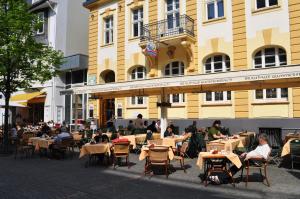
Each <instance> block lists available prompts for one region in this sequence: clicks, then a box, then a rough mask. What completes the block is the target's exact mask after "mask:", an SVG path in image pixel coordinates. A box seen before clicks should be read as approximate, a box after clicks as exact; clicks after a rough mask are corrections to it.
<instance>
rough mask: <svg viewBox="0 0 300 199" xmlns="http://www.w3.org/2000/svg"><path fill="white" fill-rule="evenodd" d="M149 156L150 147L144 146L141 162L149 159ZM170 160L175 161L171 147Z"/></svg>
mask: <svg viewBox="0 0 300 199" xmlns="http://www.w3.org/2000/svg"><path fill="white" fill-rule="evenodd" d="M148 156H149V146H143V147H142V149H141V153H140V156H139V160H140V161H142V160H144V159H146V157H148ZM169 159H170V160H173V159H174V153H173V150H172V149H171V148H170V147H169Z"/></svg>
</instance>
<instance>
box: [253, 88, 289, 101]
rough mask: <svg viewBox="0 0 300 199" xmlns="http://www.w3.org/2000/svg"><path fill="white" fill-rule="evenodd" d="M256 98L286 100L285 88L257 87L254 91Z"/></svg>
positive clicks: (286, 92) (286, 91) (286, 90)
mask: <svg viewBox="0 0 300 199" xmlns="http://www.w3.org/2000/svg"><path fill="white" fill-rule="evenodd" d="M255 99H256V100H288V89H287V88H270V89H259V90H256V91H255Z"/></svg>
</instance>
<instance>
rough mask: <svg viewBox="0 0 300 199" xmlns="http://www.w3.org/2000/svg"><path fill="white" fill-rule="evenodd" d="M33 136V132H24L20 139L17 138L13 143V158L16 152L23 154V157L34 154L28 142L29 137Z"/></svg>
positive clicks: (32, 147) (16, 154)
mask: <svg viewBox="0 0 300 199" xmlns="http://www.w3.org/2000/svg"><path fill="white" fill-rule="evenodd" d="M31 137H34V134H31V133H25V134H23V135H22V138H21V139H17V140H16V143H15V147H16V148H15V159H16V158H17V156H18V153H22V154H25V157H26V158H28V157H32V156H33V154H34V146H33V145H32V143H30V142H29V139H30V138H31Z"/></svg>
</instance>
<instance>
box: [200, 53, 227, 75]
mask: <svg viewBox="0 0 300 199" xmlns="http://www.w3.org/2000/svg"><path fill="white" fill-rule="evenodd" d="M217 56H222V71H216V70H215V57H217ZM227 56H228V55H226V54H216V55H212V56H210V57H208V58H207V59H206V60H205V62H204V73H206V74H208V73H219V72H227V71H230V70H231V63H230V57H229V56H228V57H229V69H227V66H226V57H227ZM208 59H211V62H210V67H211V70H210V72H208V71H207V70H206V62H207V60H208Z"/></svg>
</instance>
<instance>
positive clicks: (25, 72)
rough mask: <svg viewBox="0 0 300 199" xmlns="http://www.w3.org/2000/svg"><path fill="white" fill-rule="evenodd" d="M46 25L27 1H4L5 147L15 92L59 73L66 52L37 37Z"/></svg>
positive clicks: (0, 37) (0, 78) (0, 68)
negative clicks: (32, 10) (30, 9)
mask: <svg viewBox="0 0 300 199" xmlns="http://www.w3.org/2000/svg"><path fill="white" fill-rule="evenodd" d="M41 25H42V23H41V22H40V21H39V18H38V16H37V15H36V14H34V13H31V12H29V6H28V4H27V3H26V2H25V1H24V0H0V92H2V93H3V95H4V97H5V121H4V123H5V124H4V139H3V146H5V149H6V150H7V149H8V148H7V146H8V138H9V137H8V135H9V129H8V117H9V115H8V111H9V100H10V97H11V94H12V93H13V92H16V91H18V90H21V89H27V88H30V87H31V85H32V84H33V83H35V82H41V83H44V82H45V81H47V80H50V79H51V78H52V77H53V76H55V75H56V74H57V72H58V67H59V66H60V65H61V64H62V60H63V55H62V53H61V52H59V51H55V50H54V49H53V48H52V47H50V46H47V45H45V44H43V43H39V42H37V41H36V39H35V35H36V31H37V29H38V28H39V27H40V26H41Z"/></svg>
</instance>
